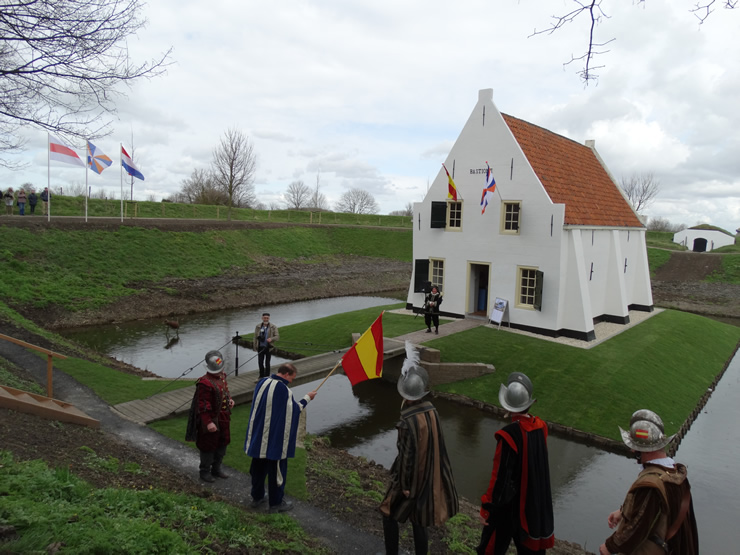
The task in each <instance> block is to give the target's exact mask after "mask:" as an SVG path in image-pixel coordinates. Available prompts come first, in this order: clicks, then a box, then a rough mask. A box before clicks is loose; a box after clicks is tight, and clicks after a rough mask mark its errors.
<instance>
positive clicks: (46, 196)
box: [40, 187, 51, 216]
mask: <svg viewBox="0 0 740 555" xmlns="http://www.w3.org/2000/svg"><path fill="white" fill-rule="evenodd" d="M40 196H41V202H42V203H43V205H44V216H46V215H47V214H48V213H49V197H51V193H50V192H49V188H48V187H44V190H43V191H41V195H40Z"/></svg>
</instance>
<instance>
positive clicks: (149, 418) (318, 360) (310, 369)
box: [113, 319, 486, 424]
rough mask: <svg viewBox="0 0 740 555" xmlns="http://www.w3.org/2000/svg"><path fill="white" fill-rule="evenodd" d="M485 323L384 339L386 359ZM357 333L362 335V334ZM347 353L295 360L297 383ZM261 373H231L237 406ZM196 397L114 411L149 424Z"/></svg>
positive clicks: (181, 394) (163, 396)
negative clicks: (407, 343)
mask: <svg viewBox="0 0 740 555" xmlns="http://www.w3.org/2000/svg"><path fill="white" fill-rule="evenodd" d="M485 323H486V322H485V321H484V320H477V319H464V320H455V321H454V322H449V323H446V324H443V325H441V326H440V327H439V335H435V334H433V333H432V334H428V333H425V332H426V330H422V331H417V332H413V333H409V334H406V335H403V336H400V337H396V338H393V339H389V338H384V341H383V343H384V349H383V358H384V359H385V360H390V359H392V358H394V357H398V356H406V349H405V345H404V341H405V340H406V339H408V340H409V341H411V342H412V343H414V344H420V343H423V342H424V341H429V340H431V339H436V338H438V337H444V336H446V335H450V334H452V333H457V332H460V331H464V330H466V329H470V328H473V327H476V326H480V325H484V324H485ZM356 335H357V336H359V334H356ZM345 352H347V349H343V350H341V351H336V352H332V353H324V354H321V355H316V356H312V357H306V358H302V359H299V360H294V361H292V362H293V364H294V365H295V367H296V368H297V369H298V375H297V376H296V378H295V380H293V385H300V384H304V383H309V382H312V381H315V380H319V379H323V378H324V377H325V376H326V375H327V374H328V373H329V372H331V370H332V368H334V366H335V365H336V364H337V362H339V360H340V359H341V358H342V356H343V355H344V353H345ZM338 372H342V368H341V367H340V368H338V369H337V370H336V371H335V373H338ZM258 375H259V372H258V371H256V370H253V371H251V372H245V373H240V374H239V376H233V375H232V376H229V378H228V380H229V391H230V392H231V397H232V398H233V399H234V401H235V402H236V404H237V405H241V404H244V403H250V402H251V401H252V395H253V393H254V386H255V383H256V382H257V376H258ZM192 399H193V388H192V387H183V388H180V389H176V390H173V391H165V392H164V393H158V394H157V395H152V396H151V397H149V398H148V399H139V400H135V401H128V402H126V403H120V404H118V405H115V406H114V407H113V410H114V411H116V412H117V413H119V414H120V415H121V416H123V417H124V418H127V419H128V420H132V421H134V422H139V423H140V424H148V423H150V422H155V421H157V420H163V419H165V418H171V417H173V416H177V415H180V414H185V413H187V412H188V411H189V410H190V403H191V401H192Z"/></svg>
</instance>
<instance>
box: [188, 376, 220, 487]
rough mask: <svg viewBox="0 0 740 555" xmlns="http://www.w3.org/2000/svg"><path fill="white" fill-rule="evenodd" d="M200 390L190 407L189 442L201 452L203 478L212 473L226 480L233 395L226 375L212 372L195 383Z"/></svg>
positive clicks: (197, 391) (201, 473) (197, 390)
mask: <svg viewBox="0 0 740 555" xmlns="http://www.w3.org/2000/svg"><path fill="white" fill-rule="evenodd" d="M195 387H196V391H195V395H194V396H193V403H192V405H191V407H190V415H189V418H188V430H187V433H186V435H185V439H186V440H187V441H195V445H196V447H198V450H199V451H200V475H201V478H203V477H204V476H206V475H208V474H209V473H210V474H212V475H213V476H216V477H219V476H220V477H225V475H224V474H223V473H222V472H221V463H222V461H223V459H224V456H225V455H226V446H227V445H228V444H229V443H230V442H231V395H230V394H229V386H228V384H227V383H226V376H225V375H224V373H223V372H219V373H218V374H214V373H211V372H209V373H208V374H206V375H205V376H203V377H201V378H200V379H199V380H198V381H197V382H196V384H195ZM210 423H213V424H215V425H216V428H217V429H216V431H215V432H209V431H208V424H210Z"/></svg>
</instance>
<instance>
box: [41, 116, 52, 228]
mask: <svg viewBox="0 0 740 555" xmlns="http://www.w3.org/2000/svg"><path fill="white" fill-rule="evenodd" d="M46 195H47V196H46V221H47V222H51V133H49V132H48V131H47V132H46ZM41 202H44V201H41Z"/></svg>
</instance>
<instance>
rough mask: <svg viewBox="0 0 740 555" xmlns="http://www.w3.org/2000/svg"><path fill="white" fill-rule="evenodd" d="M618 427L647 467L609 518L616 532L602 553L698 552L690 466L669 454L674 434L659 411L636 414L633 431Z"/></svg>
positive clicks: (683, 554) (679, 554) (681, 554)
mask: <svg viewBox="0 0 740 555" xmlns="http://www.w3.org/2000/svg"><path fill="white" fill-rule="evenodd" d="M619 431H620V433H621V434H622V441H623V442H624V443H625V445H627V447H629V448H630V449H631V450H632V451H633V452H634V453H637V460H638V461H639V462H640V464H641V465H642V467H643V469H642V471H641V472H640V474H639V475H638V476H637V479H636V480H635V482H634V483H633V484H632V486H631V487H630V489H629V491H628V492H627V497H626V498H625V500H624V503H622V506H621V507H620V508H619V509H617V510H616V511H614V512H613V513H611V514H610V515H609V517H608V518H607V523H608V524H609V528H616V531H615V532H614V533H613V534H612V535H611V536H609V538H608V539H607V540H606V542H604V543H603V544H602V545H601V546H599V553H600V554H601V555H608V554H610V553H649V554H652V553H656V554H661V555H662V554H666V553H670V554H672V555H695V554H697V553H699V534H698V532H697V527H696V517H695V516H694V505H693V502H692V499H691V486H690V485H689V479H688V476H687V472H686V467H685V466H684V465H682V464H680V463H677V462H675V461H674V460H673V459H672V458H670V457H669V456H668V455H667V454H666V447H667V446H668V445H669V444H670V443H671V441H672V440H673V438H674V436H670V437H666V435H665V431H664V428H663V421H662V420H661V418H660V416H658V415H657V414H655V413H654V412H653V411H651V410H646V409H642V410H638V411H635V412H634V413H633V414H632V418H631V419H630V428H629V431H627V430H623V429H622V428H621V427H620V428H619ZM728 548H729V546H728Z"/></svg>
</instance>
